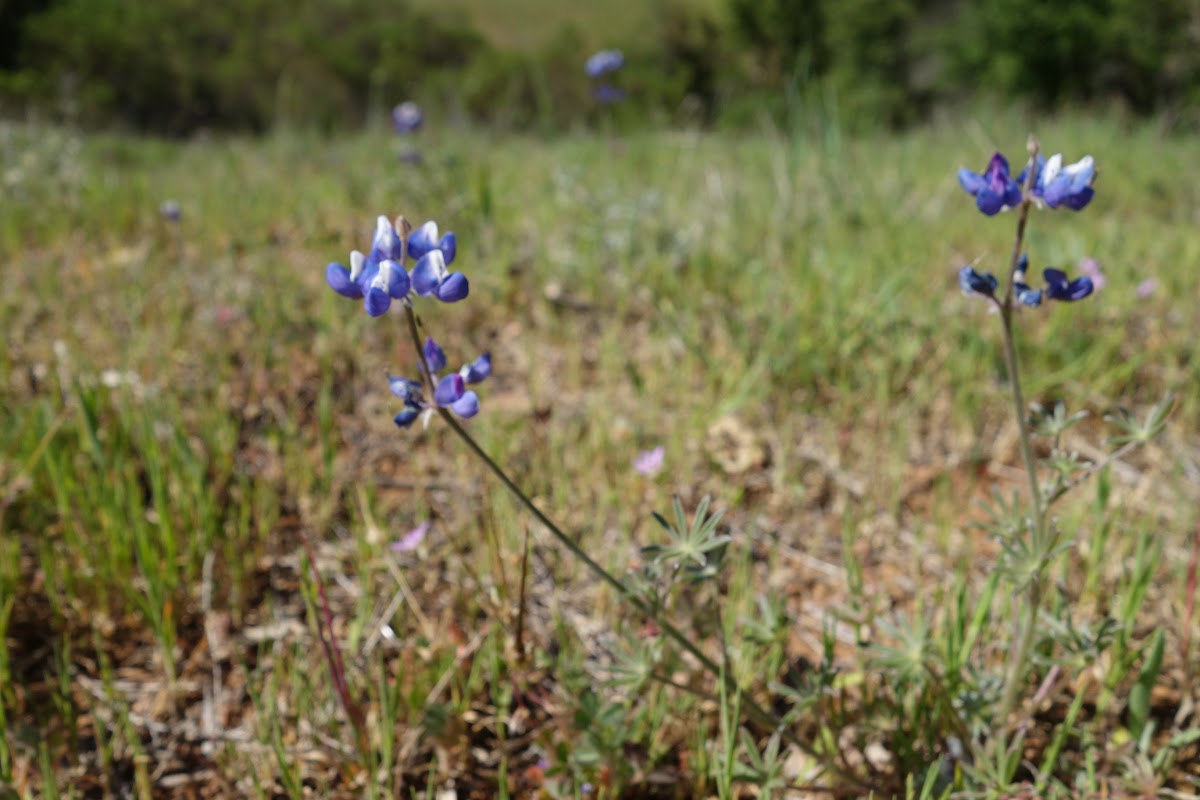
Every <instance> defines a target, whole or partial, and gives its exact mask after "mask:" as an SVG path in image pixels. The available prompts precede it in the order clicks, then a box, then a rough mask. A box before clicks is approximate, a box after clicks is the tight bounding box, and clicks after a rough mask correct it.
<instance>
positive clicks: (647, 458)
mask: <svg viewBox="0 0 1200 800" xmlns="http://www.w3.org/2000/svg"><path fill="white" fill-rule="evenodd" d="M665 453H666V450H665V449H664V448H663V446H662V445H661V444H660V445H659V446H658V447H656V448H654V449H653V450H644V451H642V452H640V453H638V454H637V458H635V459H634V460H633V470H634V472H636V473H637V474H639V475H646V476H650V475H653V474H655V473H656V472H658V471H659V470H660V469H662V465H663V456H664V454H665Z"/></svg>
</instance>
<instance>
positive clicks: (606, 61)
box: [583, 50, 625, 105]
mask: <svg viewBox="0 0 1200 800" xmlns="http://www.w3.org/2000/svg"><path fill="white" fill-rule="evenodd" d="M624 65H625V54H624V53H622V52H621V51H620V50H599V51H597V52H595V53H593V54H592V55H591V57H589V58H588V60H587V63H585V64H584V66H583V69H584V71H585V72H586V73H587V74H588V77H589V78H593V79H596V80H597V81H598V83H596V85H595V86H594V87H593V89H592V94H593V96H594V97H595V98H596V102H598V103H600V104H601V105H611V104H613V103H619V102H621V101H622V100H624V99H625V90H623V89H621V88H620V87H617V86H613V85H612V84H611V83H609V82H608V78H607V76H609V75H612V74H614V73H616V72H617V71H618V70H619V69H621V67H623V66H624Z"/></svg>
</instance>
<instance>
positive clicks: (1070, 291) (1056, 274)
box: [1042, 269, 1094, 302]
mask: <svg viewBox="0 0 1200 800" xmlns="http://www.w3.org/2000/svg"><path fill="white" fill-rule="evenodd" d="M1042 276H1043V277H1045V279H1046V296H1047V297H1049V298H1050V299H1051V300H1064V301H1067V302H1070V301H1074V300H1082V299H1083V298H1085V297H1087V296H1088V295H1089V294H1091V293H1092V289H1093V288H1094V287H1093V285H1092V279H1091V278H1089V277H1087V276H1086V275H1084V276H1082V277H1079V278H1076V279H1075V280H1070V279H1069V278H1068V277H1067V273H1065V272H1063V271H1062V270H1061V269H1047V270H1043V272H1042Z"/></svg>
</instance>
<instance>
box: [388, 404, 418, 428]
mask: <svg viewBox="0 0 1200 800" xmlns="http://www.w3.org/2000/svg"><path fill="white" fill-rule="evenodd" d="M419 416H421V407H420V406H415V405H405V406H404V408H403V409H402V410H401V411H400V413H398V414H396V416H395V417H393V418H392V421H393V422H395V423H396V424H397V425H399V426H400V427H401V428H407V427H409V426H411V425H412V424H413V423H414V422H416V421H417V417H419Z"/></svg>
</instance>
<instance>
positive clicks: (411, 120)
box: [392, 100, 425, 134]
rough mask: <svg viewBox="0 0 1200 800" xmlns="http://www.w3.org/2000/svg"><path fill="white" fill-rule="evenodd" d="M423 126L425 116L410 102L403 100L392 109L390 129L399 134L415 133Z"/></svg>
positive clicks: (419, 108) (417, 106) (418, 107)
mask: <svg viewBox="0 0 1200 800" xmlns="http://www.w3.org/2000/svg"><path fill="white" fill-rule="evenodd" d="M424 124H425V114H423V113H422V112H421V107H420V106H419V105H417V104H416V103H414V102H413V101H411V100H405V101H404V102H403V103H401V104H400V105H398V106H396V107H395V108H393V109H392V129H393V130H395V131H396V133H399V134H407V133H416V132H417V131H419V130H420V129H421V126H422V125H424Z"/></svg>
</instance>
